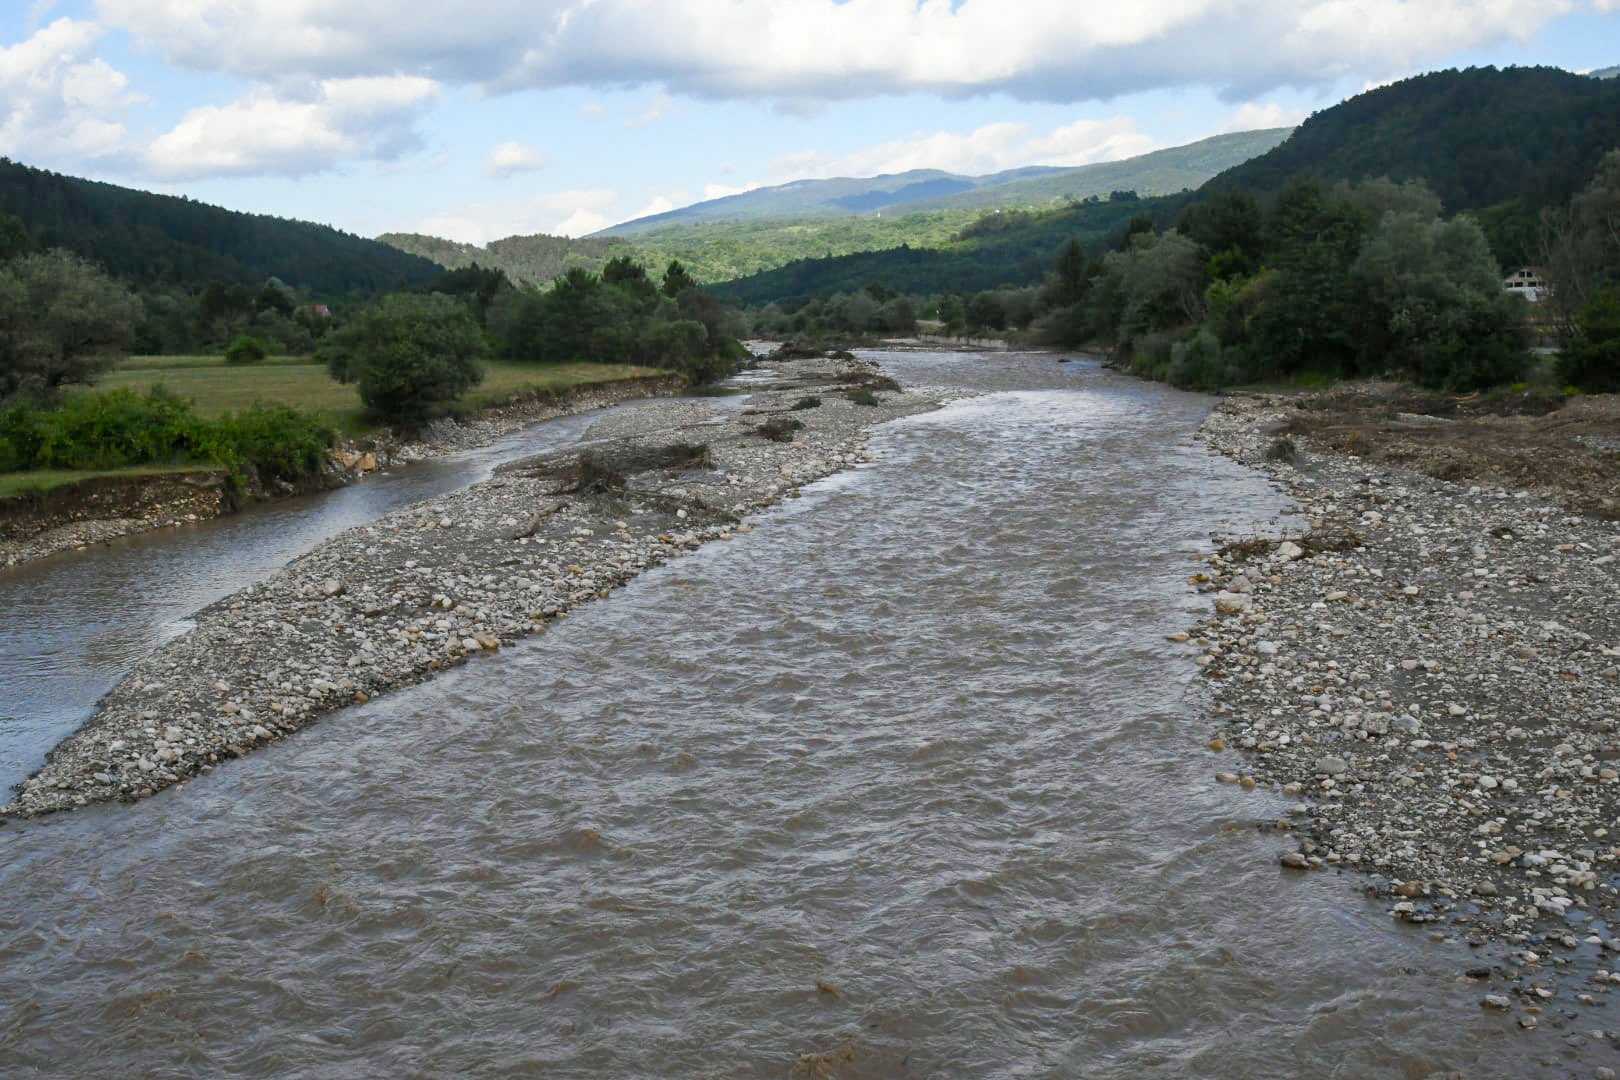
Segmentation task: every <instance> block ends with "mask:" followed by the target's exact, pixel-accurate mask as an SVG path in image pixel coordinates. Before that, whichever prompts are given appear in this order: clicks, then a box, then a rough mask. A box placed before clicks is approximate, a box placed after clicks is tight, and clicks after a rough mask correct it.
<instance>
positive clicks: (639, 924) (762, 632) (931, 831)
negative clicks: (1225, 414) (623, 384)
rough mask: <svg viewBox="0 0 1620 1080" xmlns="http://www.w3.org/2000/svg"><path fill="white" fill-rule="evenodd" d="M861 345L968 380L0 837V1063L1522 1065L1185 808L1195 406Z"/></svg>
mask: <svg viewBox="0 0 1620 1080" xmlns="http://www.w3.org/2000/svg"><path fill="white" fill-rule="evenodd" d="M879 358H880V359H881V360H882V362H883V363H884V365H885V367H886V369H888V370H890V371H891V372H893V373H894V374H896V375H897V376H898V377H899V378H900V379H901V380H902V381H903V382H911V383H922V384H930V385H939V384H945V385H954V386H960V387H964V388H968V389H972V390H977V391H981V392H983V396H980V397H976V398H973V399H969V400H966V401H962V402H959V403H957V404H954V405H951V406H948V407H946V408H945V409H943V410H941V411H938V412H935V413H931V414H926V415H921V416H916V417H912V418H909V419H906V420H902V421H899V422H896V423H894V424H891V425H888V426H887V427H885V428H882V429H880V430H879V432H878V433H877V434H876V436H875V437H874V440H873V446H874V449H876V450H877V451H878V453H879V454H880V455H881V456H880V460H879V462H878V463H877V464H875V465H872V466H870V467H866V468H863V469H860V470H858V471H856V472H853V473H846V474H843V475H841V476H837V477H834V478H831V479H829V480H827V481H823V482H821V483H819V484H816V485H814V486H813V487H811V488H808V489H806V490H805V493H804V497H803V498H802V499H799V500H793V501H790V502H788V503H787V504H786V506H785V507H783V508H782V509H779V510H776V511H773V512H771V513H769V514H767V515H765V516H763V517H762V518H761V519H759V523H758V525H759V527H758V528H756V529H755V531H754V532H753V533H751V534H749V535H746V536H739V537H738V538H737V539H736V540H734V541H733V542H731V543H729V544H711V545H709V546H707V547H705V548H703V549H701V550H700V551H698V552H696V553H694V554H692V555H690V556H688V557H687V558H684V559H681V560H678V561H676V562H674V563H671V564H668V565H666V566H663V567H661V568H659V569H656V570H653V571H650V572H648V573H647V574H645V575H643V576H642V577H640V578H638V579H637V580H635V581H634V582H632V583H631V584H630V585H629V586H627V587H625V588H624V589H622V590H620V591H617V592H615V593H614V594H613V596H612V597H611V598H610V599H607V600H605V601H601V602H597V603H593V604H589V605H586V606H585V607H583V608H581V609H580V610H578V611H577V612H575V613H574V614H573V615H572V616H571V617H569V618H568V619H566V620H563V621H561V622H559V623H558V624H556V625H555V626H554V627H553V629H551V630H550V631H548V632H547V633H546V634H545V635H543V636H541V637H538V638H535V639H532V640H530V641H527V642H524V643H523V644H521V645H519V646H516V647H513V648H510V649H505V650H502V651H501V652H500V653H498V654H496V655H494V656H491V657H488V658H484V659H480V660H478V661H476V662H474V663H471V664H469V665H468V666H466V667H464V668H462V669H459V670H457V671H455V672H453V673H451V674H448V675H446V676H444V677H441V678H439V679H437V680H435V681H434V682H432V683H430V684H427V685H425V686H421V687H417V688H414V689H411V690H409V691H405V692H401V693H398V694H394V695H389V696H387V697H385V698H383V699H380V700H378V701H374V702H372V703H371V704H368V705H364V706H360V707H356V708H352V709H347V710H344V711H342V712H340V713H338V714H336V715H334V716H332V717H329V718H328V719H326V720H324V721H322V722H321V723H320V724H318V725H316V726H314V727H312V728H310V729H308V730H306V731H303V732H301V733H299V734H297V735H296V736H295V737H293V738H291V739H289V740H288V741H287V742H286V743H285V744H283V745H280V746H276V747H272V748H270V749H268V750H266V751H264V752H261V753H258V754H255V755H253V756H251V757H249V758H246V759H244V760H241V761H236V762H232V763H229V764H227V765H225V766H222V767H220V768H219V769H217V770H215V771H214V772H212V773H211V774H208V775H206V776H204V777H201V778H199V779H197V780H194V781H192V782H191V783H189V784H187V785H185V786H183V787H178V788H174V789H170V790H168V791H166V792H164V793H162V794H160V795H159V796H157V797H155V798H152V799H150V800H147V801H144V802H142V803H139V804H136V805H133V806H112V807H93V808H90V809H87V810H83V811H79V812H75V813H72V814H65V815H58V816H56V817H52V818H46V819H42V820H39V821H27V822H14V823H12V824H9V825H7V826H6V827H4V828H0V888H3V890H4V895H5V897H6V902H5V904H4V907H3V909H0V966H3V970H4V972H5V980H6V988H5V993H4V994H3V995H0V1073H4V1074H5V1075H8V1076H33V1075H41V1076H58V1075H60V1076H75V1075H90V1074H96V1075H119V1076H127V1075H143V1076H147V1075H149V1076H164V1077H168V1076H215V1075H224V1074H230V1075H243V1076H278V1077H279V1076H310V1077H317V1076H318V1077H329V1076H377V1075H391V1076H448V1075H468V1076H530V1075H546V1076H575V1077H652V1076H658V1077H668V1076H681V1077H686V1076H694V1077H696V1076H705V1077H707V1076H715V1077H772V1076H774V1077H788V1076H825V1077H832V1076H838V1077H1012V1076H1027V1077H1048V1076H1051V1077H1070V1076H1132V1077H1135V1076H1160V1075H1163V1076H1189V1077H1192V1076H1230V1077H1276V1076H1294V1075H1310V1076H1346V1077H1350V1076H1354V1077H1364V1076H1395V1077H1408V1076H1410V1077H1418V1076H1426V1075H1428V1074H1429V1073H1430V1072H1433V1071H1437V1070H1448V1071H1449V1070H1461V1071H1462V1072H1464V1073H1466V1074H1467V1075H1470V1076H1495V1075H1529V1074H1532V1073H1537V1072H1538V1071H1539V1069H1540V1067H1541V1064H1542V1060H1543V1059H1547V1058H1549V1057H1553V1058H1556V1056H1557V1047H1558V1043H1557V1042H1556V1041H1555V1040H1553V1039H1549V1038H1531V1037H1527V1036H1525V1035H1524V1034H1523V1033H1520V1032H1517V1031H1514V1030H1511V1029H1509V1028H1508V1027H1507V1026H1506V1025H1505V1024H1503V1023H1502V1022H1500V1020H1499V1018H1494V1017H1490V1016H1488V1015H1486V1014H1484V1013H1482V1011H1481V1009H1480V1006H1479V993H1480V992H1479V990H1478V988H1477V987H1468V986H1465V985H1460V984H1459V983H1458V982H1457V975H1458V974H1459V972H1460V971H1461V970H1462V969H1463V968H1464V967H1466V966H1469V965H1470V963H1471V962H1477V960H1475V958H1474V957H1473V956H1472V955H1471V954H1470V953H1469V952H1468V950H1467V949H1466V948H1465V947H1463V946H1462V945H1460V944H1437V943H1432V942H1430V941H1428V940H1427V939H1426V937H1425V935H1424V934H1423V932H1422V931H1421V930H1418V929H1416V928H1411V927H1402V926H1398V925H1395V924H1393V923H1392V922H1391V920H1390V919H1389V917H1388V915H1387V914H1385V911H1384V908H1383V906H1382V905H1379V904H1377V903H1374V902H1371V901H1366V900H1363V899H1362V898H1361V897H1360V896H1359V890H1358V886H1359V882H1358V881H1357V879H1355V878H1353V877H1351V876H1347V875H1338V874H1334V873H1319V874H1309V875H1301V874H1291V873H1289V872H1286V871H1283V870H1281V869H1280V868H1279V867H1278V865H1277V854H1278V852H1279V851H1280V850H1282V849H1283V848H1284V847H1285V846H1287V840H1286V838H1285V837H1284V836H1280V835H1278V834H1275V833H1269V832H1264V831H1261V830H1260V829H1258V828H1257V825H1258V824H1259V823H1260V822H1263V821H1268V820H1274V819H1275V818H1277V817H1279V816H1280V815H1282V814H1283V812H1284V810H1285V806H1284V804H1283V803H1282V802H1281V801H1280V800H1278V799H1277V798H1275V797H1273V796H1270V795H1267V794H1265V793H1261V792H1256V793H1247V794H1246V793H1243V792H1240V791H1238V790H1237V789H1235V788H1233V787H1228V786H1221V785H1217V784H1216V783H1214V781H1213V773H1214V772H1215V770H1216V763H1215V761H1214V758H1213V755H1210V754H1209V753H1208V752H1207V751H1205V750H1204V749H1203V748H1202V744H1203V742H1204V740H1205V739H1206V738H1207V736H1208V730H1207V727H1206V725H1205V723H1204V722H1203V721H1201V720H1200V719H1199V707H1200V700H1199V696H1198V691H1197V687H1196V685H1195V680H1194V677H1193V672H1194V671H1195V670H1196V669H1195V668H1194V667H1193V665H1192V664H1191V663H1190V660H1189V657H1188V655H1187V654H1185V653H1183V652H1181V651H1179V649H1178V648H1177V647H1175V646H1171V645H1169V644H1168V643H1167V642H1166V641H1165V640H1164V635H1165V634H1167V633H1169V632H1171V631H1175V630H1178V629H1181V628H1183V627H1184V626H1185V625H1188V624H1189V623H1190V622H1191V621H1192V619H1194V618H1195V617H1196V615H1197V614H1198V613H1201V612H1202V610H1203V605H1204V603H1206V602H1207V601H1205V600H1203V599H1202V598H1198V597H1195V596H1193V595H1192V594H1191V593H1190V592H1189V590H1188V589H1187V587H1186V584H1185V578H1186V576H1187V575H1188V574H1189V573H1191V572H1193V571H1194V570H1195V569H1196V566H1195V565H1194V563H1193V560H1194V559H1195V558H1196V556H1197V554H1198V553H1199V552H1200V551H1203V550H1207V549H1208V541H1209V534H1210V532H1211V531H1212V530H1214V529H1218V528H1228V529H1234V530H1244V529H1247V528H1250V527H1252V526H1253V525H1254V524H1255V523H1258V522H1263V521H1265V520H1267V519H1268V518H1270V517H1271V516H1272V515H1273V514H1274V513H1275V512H1276V511H1277V510H1278V509H1279V499H1278V496H1277V495H1276V494H1275V493H1274V492H1272V491H1271V490H1270V489H1269V488H1268V487H1267V486H1266V485H1265V484H1264V483H1263V482H1262V481H1261V480H1260V479H1259V478H1258V477H1257V476H1256V475H1255V474H1253V473H1250V472H1248V471H1246V470H1243V469H1241V468H1240V467H1238V466H1236V465H1234V464H1232V463H1231V462H1229V461H1227V460H1225V459H1223V458H1219V457H1217V456H1215V455H1214V454H1212V453H1210V452H1209V451H1207V450H1206V449H1205V448H1204V447H1202V446H1201V445H1199V444H1197V443H1194V442H1192V441H1191V436H1192V434H1193V432H1194V431H1195V430H1196V429H1197V427H1198V424H1199V422H1200V420H1201V419H1202V417H1203V416H1204V414H1205V413H1206V412H1207V410H1208V409H1209V407H1210V399H1208V398H1205V397H1199V396H1195V395H1189V394H1183V393H1179V392H1177V391H1174V390H1170V389H1168V388H1165V387H1163V386H1158V385H1152V384H1146V383H1141V382H1137V381H1134V380H1129V379H1126V378H1123V377H1119V376H1115V375H1112V374H1109V373H1106V372H1104V371H1102V370H1101V369H1099V368H1098V367H1097V366H1095V365H1094V364H1090V363H1072V364H1058V363H1056V362H1055V359H1054V358H1053V357H1050V356H1023V355H1007V356H995V357H978V356H972V355H967V354H949V353H939V354H935V353H896V354H880V355H879ZM565 423H566V422H565ZM173 602H174V603H178V604H182V605H183V604H184V603H185V600H184V598H183V597H179V598H173ZM63 617H64V618H70V617H71V615H64V616H63ZM108 632H109V633H112V631H111V630H109V631H108ZM7 648H8V650H9V652H8V655H11V656H17V655H18V651H17V650H18V648H19V646H18V645H17V644H16V643H15V642H13V643H9V644H8V646H7ZM30 662H32V660H31V661H30ZM8 683H9V680H8ZM7 695H8V698H9V695H10V691H9V690H8V691H7ZM5 707H6V708H7V709H11V710H13V711H15V709H16V706H15V705H14V704H12V703H11V702H10V701H9V700H8V701H7V704H6V706H5ZM1549 1075H1559V1074H1558V1073H1551V1074H1549Z"/></svg>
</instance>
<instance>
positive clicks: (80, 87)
mask: <svg viewBox="0 0 1620 1080" xmlns="http://www.w3.org/2000/svg"><path fill="white" fill-rule="evenodd" d="M100 34H101V31H100V29H99V28H98V27H97V26H95V24H93V23H87V22H82V21H78V20H74V19H57V20H56V21H55V22H53V23H51V24H50V25H49V26H45V27H42V28H41V29H39V30H37V31H36V32H34V33H33V34H32V35H31V36H29V37H28V38H27V39H26V40H23V41H19V42H18V43H17V44H15V45H12V46H9V47H5V46H0V154H4V155H6V156H9V157H16V158H19V159H21V160H24V161H32V162H42V161H48V162H51V163H53V164H69V163H83V162H86V161H91V160H94V159H97V158H106V157H109V156H112V155H116V154H119V153H121V152H122V151H123V150H124V145H125V137H126V133H125V130H124V125H123V122H122V119H121V117H122V115H123V112H124V110H125V109H126V108H127V107H128V106H129V105H132V104H134V103H135V102H136V101H138V100H140V99H139V97H138V96H137V95H135V94H132V93H130V91H129V80H127V79H126V78H125V77H124V76H123V74H122V73H120V72H118V71H116V70H114V69H113V68H112V67H110V66H108V64H107V63H106V62H105V61H103V60H101V59H100V58H99V57H97V56H96V55H95V44H96V39H97V38H98V37H99V36H100Z"/></svg>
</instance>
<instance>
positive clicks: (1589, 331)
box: [1558, 286, 1620, 391]
mask: <svg viewBox="0 0 1620 1080" xmlns="http://www.w3.org/2000/svg"><path fill="white" fill-rule="evenodd" d="M1576 331H1577V333H1576V337H1575V340H1574V341H1572V342H1570V343H1569V344H1568V345H1567V346H1566V347H1565V348H1564V351H1563V353H1562V354H1561V355H1560V356H1559V358H1558V378H1559V379H1560V380H1561V381H1562V382H1564V383H1566V384H1568V385H1569V386H1571V387H1577V386H1578V387H1582V388H1584V389H1587V390H1602V391H1607V390H1620V286H1610V287H1609V288H1606V289H1603V290H1601V291H1599V293H1598V294H1597V296H1596V297H1594V298H1593V299H1592V300H1591V301H1590V302H1589V303H1587V304H1586V305H1585V306H1584V307H1582V308H1581V310H1580V312H1579V314H1578V315H1577V317H1576Z"/></svg>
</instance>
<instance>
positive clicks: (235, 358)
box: [225, 334, 270, 364]
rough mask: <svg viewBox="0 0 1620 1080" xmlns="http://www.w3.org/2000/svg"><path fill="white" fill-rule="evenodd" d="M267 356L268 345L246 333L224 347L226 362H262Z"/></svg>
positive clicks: (268, 353)
mask: <svg viewBox="0 0 1620 1080" xmlns="http://www.w3.org/2000/svg"><path fill="white" fill-rule="evenodd" d="M269 356H270V348H269V346H267V345H266V344H265V343H264V342H262V341H260V340H259V339H258V338H256V337H252V336H250V335H248V334H242V335H239V336H238V337H237V339H236V340H235V341H233V342H231V343H230V345H228V346H226V348H225V362H226V363H227V364H262V363H264V362H265V360H266V359H268V358H269Z"/></svg>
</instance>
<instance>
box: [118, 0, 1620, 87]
mask: <svg viewBox="0 0 1620 1080" xmlns="http://www.w3.org/2000/svg"><path fill="white" fill-rule="evenodd" d="M95 3H96V10H97V11H98V13H99V14H100V16H101V18H102V19H103V20H105V21H106V22H108V23H109V24H112V25H116V26H119V27H121V28H124V29H127V30H129V31H130V32H131V33H132V34H134V35H135V37H136V38H137V39H138V40H139V41H140V42H141V43H142V44H143V45H145V46H147V47H149V48H151V49H153V50H155V51H156V52H157V53H158V54H159V55H161V56H163V57H164V58H166V59H168V60H169V61H170V62H172V63H178V64H181V65H183V66H187V67H191V68H195V69H200V70H208V71H224V72H229V73H233V74H236V75H241V76H246V77H249V78H256V79H273V78H279V77H281V76H283V75H286V74H288V73H296V74H303V75H310V76H319V77H325V78H352V77H354V76H357V75H368V74H369V75H391V74H395V73H415V74H421V75H429V76H431V77H433V78H434V79H436V80H438V81H440V82H445V83H473V84H479V85H483V86H486V87H492V88H496V89H512V88H517V87H525V86H527V87H556V86H582V85H585V86H599V87H607V88H613V87H620V88H622V87H624V86H636V85H649V86H659V87H662V88H664V89H665V90H667V91H668V92H670V93H674V94H687V95H692V96H697V97H705V98H744V99H761V98H764V99H769V100H774V101H777V102H779V103H786V104H790V105H798V106H804V105H807V104H812V103H815V102H818V101H830V100H840V99H853V98H861V97H870V96H874V95H882V94H892V93H898V92H911V91H920V92H931V93H937V94H943V95H946V96H960V95H967V94H981V93H992V92H1004V93H1008V94H1011V95H1014V96H1017V97H1020V98H1024V99H1038V100H1050V101H1081V100H1094V99H1100V98H1107V97H1111V96H1114V95H1117V94H1121V93H1126V92H1130V91H1135V90H1145V89H1151V88H1155V87H1166V86H1184V85H1191V84H1197V85H1209V86H1214V87H1216V88H1218V89H1219V90H1221V91H1222V92H1223V94H1224V95H1225V96H1226V97H1228V98H1229V99H1232V100H1237V101H1242V100H1250V99H1253V98H1255V97H1258V96H1260V95H1261V94H1262V93H1264V92H1265V91H1266V90H1267V89H1270V88H1272V87H1277V86H1283V85H1292V86H1321V85H1325V84H1329V83H1332V82H1333V81H1335V80H1337V79H1339V78H1341V77H1342V76H1344V75H1346V74H1359V75H1361V76H1362V77H1366V76H1367V75H1375V76H1385V75H1391V74H1399V73H1405V72H1408V71H1411V70H1413V69H1414V68H1417V67H1421V66H1422V65H1423V64H1424V63H1425V62H1428V61H1432V60H1435V59H1438V58H1440V57H1445V56H1451V55H1455V54H1456V53H1458V52H1460V51H1464V50H1469V49H1478V48H1482V47H1487V46H1491V45H1496V44H1500V43H1503V42H1506V41H1509V40H1521V41H1522V40H1526V39H1528V38H1529V37H1530V35H1532V34H1534V33H1535V32H1536V31H1537V30H1539V29H1540V28H1541V27H1543V26H1544V25H1546V24H1547V23H1548V22H1549V21H1551V20H1552V19H1553V18H1555V17H1557V16H1559V15H1562V14H1565V13H1567V12H1569V11H1572V10H1575V7H1576V0H1520V2H1512V0H1425V2H1424V3H1421V4H1416V3H1411V2H1409V0H1297V2H1287V0H1226V2H1224V3H1217V2H1216V0H1144V2H1142V3H1137V4H1113V5H1104V4H1077V3H1075V2H1074V0H1021V2H1020V3H1019V4H1018V5H1017V9H1016V11H1015V12H1012V11H1009V9H1008V4H1007V3H1006V2H1005V0H1001V2H997V0H961V2H958V0H847V2H844V3H835V2H833V0H772V2H770V3H737V2H736V0H664V2H659V3H655V2H652V0H483V2H481V3H480V4H479V5H478V10H477V14H476V17H469V16H468V14H467V12H466V10H465V9H464V8H463V7H461V6H460V5H450V4H423V3H421V2H420V0H346V2H343V3H333V2H332V0H95ZM1617 4H1620V0H1593V6H1594V7H1595V9H1596V10H1599V11H1611V10H1615V9H1616V7H1617ZM1583 6H1584V5H1583Z"/></svg>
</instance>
